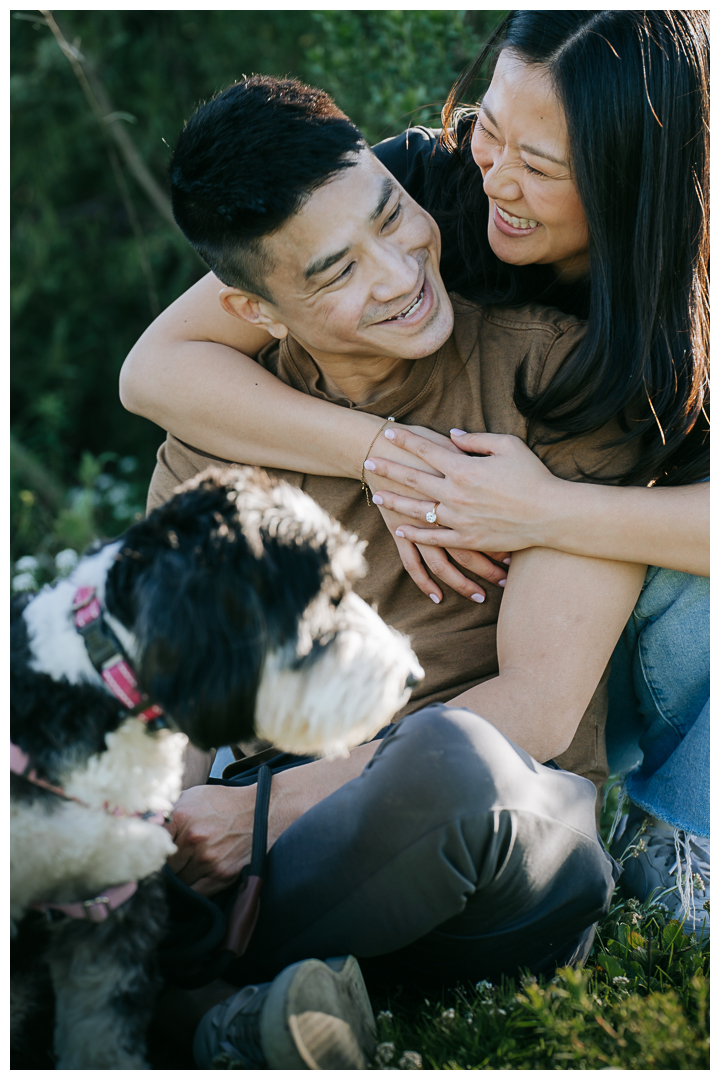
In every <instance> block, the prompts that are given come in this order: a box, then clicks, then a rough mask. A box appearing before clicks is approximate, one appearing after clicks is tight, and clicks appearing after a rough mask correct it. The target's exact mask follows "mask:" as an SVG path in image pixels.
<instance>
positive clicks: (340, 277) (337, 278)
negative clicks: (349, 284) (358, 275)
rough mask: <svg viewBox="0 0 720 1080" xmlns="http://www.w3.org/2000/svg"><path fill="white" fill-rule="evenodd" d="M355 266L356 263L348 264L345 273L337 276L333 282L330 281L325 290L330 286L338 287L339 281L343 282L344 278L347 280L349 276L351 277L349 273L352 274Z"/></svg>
mask: <svg viewBox="0 0 720 1080" xmlns="http://www.w3.org/2000/svg"><path fill="white" fill-rule="evenodd" d="M354 265H355V263H354V262H351V263H348V264H347V266H346V267H345V269H344V270H343V272H342V273H341V274H338V276H337V277H336V278H333V279H332V281H328V283H327V285H326V286H325V288H326V289H327V288H329V286H330V285H337V283H338V282H339V281H342V280H343V279H344V278H346V277H347V276H348V275H349V273H350V271H351V270H352V268H353V266H354Z"/></svg>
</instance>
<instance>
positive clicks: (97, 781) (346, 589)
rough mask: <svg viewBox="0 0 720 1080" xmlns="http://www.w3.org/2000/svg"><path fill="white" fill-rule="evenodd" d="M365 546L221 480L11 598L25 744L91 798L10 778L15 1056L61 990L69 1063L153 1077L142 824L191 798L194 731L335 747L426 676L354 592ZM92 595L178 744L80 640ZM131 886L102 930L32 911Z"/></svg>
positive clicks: (209, 742) (154, 857) (239, 474)
mask: <svg viewBox="0 0 720 1080" xmlns="http://www.w3.org/2000/svg"><path fill="white" fill-rule="evenodd" d="M361 551H362V547H361V545H360V544H358V542H357V541H356V539H355V538H354V537H350V536H348V535H347V534H346V533H344V532H343V531H342V529H341V528H340V526H339V525H338V524H337V523H336V522H333V521H332V520H331V519H330V518H329V517H328V516H327V514H325V513H324V511H322V510H321V509H320V507H318V506H317V504H316V503H315V502H313V500H311V499H310V498H309V497H308V496H306V495H304V494H303V493H302V492H301V491H299V490H298V489H295V488H292V487H290V486H289V485H287V484H274V483H272V482H271V481H269V480H268V478H267V477H266V476H265V474H262V473H259V472H258V471H257V470H250V469H243V470H231V471H228V472H225V473H220V472H218V471H217V470H209V471H208V472H207V473H204V474H202V475H201V476H200V477H198V478H196V479H195V480H194V481H191V482H190V483H189V484H187V485H185V486H184V487H183V488H182V489H180V491H179V493H178V494H177V495H175V496H174V497H173V499H171V500H170V501H169V502H168V503H166V504H165V505H164V506H162V507H159V508H158V509H157V510H155V511H153V513H152V514H150V515H149V517H148V518H147V519H146V520H145V521H142V522H139V523H138V524H136V525H134V526H132V528H130V529H129V530H128V532H127V533H126V534H125V535H124V536H123V537H121V538H120V540H118V541H115V542H113V543H111V544H108V545H105V546H104V547H102V548H100V549H99V550H97V551H95V552H94V553H91V554H90V555H88V556H87V557H86V558H85V559H83V560H82V561H81V563H80V564H79V566H78V567H77V569H76V570H75V571H74V572H73V574H72V576H71V577H70V578H69V579H68V580H66V581H63V582H60V583H59V584H58V585H56V586H55V587H54V588H53V589H45V590H43V591H42V592H41V593H39V594H38V595H37V596H35V597H21V598H19V599H18V600H16V601H15V602H14V604H13V608H12V611H11V659H12V665H11V699H12V708H11V738H12V741H13V742H14V743H16V744H17V745H18V746H20V748H21V749H22V750H23V751H24V752H25V753H26V754H27V755H28V757H29V759H30V762H31V765H32V767H33V768H34V769H35V770H36V773H37V775H38V776H39V777H40V778H42V779H44V780H46V781H48V782H49V783H51V784H53V785H55V786H58V787H62V788H63V789H64V791H65V792H66V793H67V794H68V795H70V796H74V797H75V799H76V800H77V801H68V800H66V799H63V798H62V797H60V796H59V795H56V794H53V793H52V792H50V791H47V790H44V789H42V788H40V787H38V786H36V785H35V784H33V783H31V782H30V781H29V780H28V779H27V778H25V777H23V776H16V775H13V776H12V777H11V788H12V809H11V821H12V829H11V838H12V839H11V882H12V887H11V913H12V918H13V920H14V924H15V935H16V940H15V952H16V958H15V961H14V976H13V978H14V992H13V993H14V1003H15V1019H16V1021H17V1022H16V1024H15V1028H16V1031H15V1046H16V1048H17V1054H18V1058H17V1060H18V1061H24V1060H28V1053H29V1049H28V1047H29V1040H28V1038H27V1035H25V1037H24V1036H23V1030H24V1031H25V1032H27V1031H28V1030H29V1029H28V1024H30V1025H31V1024H32V1012H33V1006H34V1004H35V1003H41V1002H42V999H43V994H44V993H45V994H46V996H47V993H46V991H44V990H43V986H47V983H48V980H49V981H51V983H52V986H53V988H54V991H55V1035H54V1054H55V1058H56V1067H57V1068H64V1069H67V1068H83V1069H86V1068H98V1069H134V1068H146V1067H147V1065H146V1063H145V1051H144V1031H145V1027H146V1025H147V1022H148V1021H149V1018H150V1015H151V1011H152V1004H153V1000H154V995H155V992H156V990H157V986H158V979H157V976H156V974H155V973H154V968H153V953H154V949H155V947H156V945H157V943H158V941H159V940H160V939H161V937H162V935H163V930H164V921H165V905H164V897H163V888H162V884H161V881H160V879H159V876H158V871H159V870H160V869H161V867H162V865H163V863H164V861H165V859H166V858H167V856H168V855H169V854H171V853H172V852H173V851H174V850H175V849H174V846H173V844H172V841H171V840H170V836H169V833H168V832H167V831H166V830H165V829H163V828H162V827H160V826H158V825H156V824H152V823H150V822H149V821H146V820H143V819H142V818H141V816H140V815H142V814H143V813H144V812H146V811H149V810H152V811H168V810H170V809H171V807H172V805H173V803H174V802H175V800H176V799H177V797H178V795H179V791H180V783H181V774H182V759H183V753H184V748H185V745H186V742H187V736H189V737H190V739H191V740H192V741H193V742H194V743H195V744H196V745H198V746H200V747H203V748H208V747H211V746H219V745H224V744H227V743H230V742H237V741H240V740H242V739H247V738H249V737H252V736H254V735H259V736H260V737H263V738H266V739H269V740H270V741H271V742H272V743H273V744H274V745H276V746H278V748H280V749H285V750H291V751H295V752H300V753H306V754H307V753H310V754H322V753H337V752H342V751H343V750H344V748H345V747H346V746H348V745H352V744H354V743H357V742H361V741H363V740H364V739H367V738H370V737H372V735H373V734H374V733H375V732H376V731H377V730H379V728H381V727H382V726H384V725H385V724H386V723H387V722H388V721H389V720H390V719H391V717H392V716H393V715H394V713H395V712H396V711H397V710H398V709H399V708H401V707H402V705H403V704H405V702H406V701H407V698H408V696H409V689H408V683H409V682H410V683H412V682H413V681H415V680H416V679H417V677H418V676H419V675H420V674H421V672H420V671H419V669H418V667H417V661H416V660H415V657H414V655H413V653H412V651H411V650H410V648H409V646H408V645H407V643H406V641H405V640H404V639H403V638H402V637H401V636H400V635H399V634H396V633H395V632H394V631H392V630H390V629H389V628H388V627H387V626H385V624H384V623H383V622H382V621H381V620H380V619H379V617H378V616H377V614H376V613H375V612H374V611H372V609H370V608H369V607H368V606H367V605H366V604H364V603H363V602H362V601H361V600H359V598H358V597H357V596H356V595H355V594H354V593H353V592H352V584H353V581H354V580H355V579H356V577H357V576H358V575H359V574H360V573H362V571H363V560H362V554H361ZM79 585H92V586H94V587H95V588H96V591H97V595H98V597H99V599H100V600H101V603H102V604H103V606H104V609H105V618H106V621H107V624H108V626H109V627H110V629H111V630H112V631H113V633H114V634H115V635H116V637H117V638H118V640H119V641H120V642H121V644H122V646H123V648H124V650H125V652H126V653H127V654H128V656H129V657H130V659H131V661H132V663H133V665H134V666H135V669H136V671H137V672H138V675H139V678H140V683H141V685H142V687H143V689H144V690H145V691H146V692H147V693H148V694H149V696H150V697H151V698H152V699H153V700H155V701H157V702H158V703H159V704H160V705H161V706H162V707H163V709H164V710H165V711H166V713H167V714H168V716H170V717H171V718H172V720H173V722H174V725H175V728H176V729H175V730H170V729H165V730H161V731H155V732H152V733H151V732H148V731H147V730H146V729H145V727H144V726H143V724H142V723H141V721H139V720H137V719H135V718H133V717H132V716H128V715H127V714H126V712H125V710H124V709H123V708H122V706H121V705H120V704H119V702H117V701H116V700H115V699H114V698H113V697H111V696H110V695H109V693H108V691H107V690H106V688H105V686H104V684H103V683H102V681H101V679H100V677H99V676H98V674H97V672H96V671H95V669H94V668H93V667H92V665H91V663H90V661H89V659H88V656H87V653H86V650H85V646H84V643H83V641H82V639H81V637H80V636H79V635H78V634H77V632H76V631H75V627H74V623H73V617H72V600H73V596H74V594H75V590H76V589H77V587H78V586H79ZM177 728H179V729H180V730H179V731H178V730H177ZM104 807H105V809H104ZM108 808H119V809H120V810H121V811H122V812H121V813H109V812H107V810H108ZM127 881H138V883H139V885H138V890H137V892H136V893H135V894H134V896H133V897H132V898H131V899H130V900H128V901H126V902H125V903H124V904H122V905H121V906H120V907H118V908H117V909H116V910H114V911H113V912H112V913H111V914H110V915H109V917H108V918H107V919H106V920H105V921H104V922H102V923H91V922H89V921H82V920H75V919H70V918H67V917H65V916H59V917H57V918H53V919H50V920H48V919H46V918H45V917H44V916H42V915H40V914H39V913H38V912H36V911H33V910H32V905H33V904H38V903H48V902H52V903H73V902H77V901H82V900H86V899H90V898H92V897H94V896H96V895H98V894H101V893H102V891H103V890H104V889H108V888H110V887H111V886H112V885H116V884H122V883H124V882H127ZM30 1057H32V1054H31V1053H30ZM18 1067H21V1068H22V1067H31V1066H28V1065H22V1064H21V1065H19V1066H18ZM32 1067H40V1068H42V1067H46V1068H47V1067H48V1065H47V1064H45V1065H43V1064H39V1063H38V1061H37V1059H35V1064H34V1066H32Z"/></svg>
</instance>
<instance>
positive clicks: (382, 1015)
mask: <svg viewBox="0 0 720 1080" xmlns="http://www.w3.org/2000/svg"><path fill="white" fill-rule="evenodd" d="M392 1018H393V1014H392V1013H391V1012H390V1010H389V1009H381V1010H380V1012H379V1013H378V1014H377V1019H378V1020H392Z"/></svg>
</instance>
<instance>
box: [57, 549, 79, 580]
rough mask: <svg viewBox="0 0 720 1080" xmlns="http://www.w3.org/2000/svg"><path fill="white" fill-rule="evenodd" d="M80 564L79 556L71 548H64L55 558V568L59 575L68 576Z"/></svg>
mask: <svg viewBox="0 0 720 1080" xmlns="http://www.w3.org/2000/svg"><path fill="white" fill-rule="evenodd" d="M79 562H80V556H79V555H78V553H77V551H73V549H72V548H64V549H63V550H62V551H58V553H57V555H56V556H55V566H56V567H57V569H58V570H59V571H60V573H61V574H69V573H70V572H71V571H72V570H74V569H75V567H76V566H77V564H78V563H79Z"/></svg>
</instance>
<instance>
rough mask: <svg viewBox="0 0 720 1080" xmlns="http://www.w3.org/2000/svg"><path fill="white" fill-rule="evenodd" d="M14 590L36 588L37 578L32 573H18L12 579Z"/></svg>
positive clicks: (22, 590)
mask: <svg viewBox="0 0 720 1080" xmlns="http://www.w3.org/2000/svg"><path fill="white" fill-rule="evenodd" d="M12 587H13V592H25V591H26V590H27V589H34V588H35V578H34V576H33V575H32V574H30V573H25V574H16V575H15V577H14V578H13V579H12Z"/></svg>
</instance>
